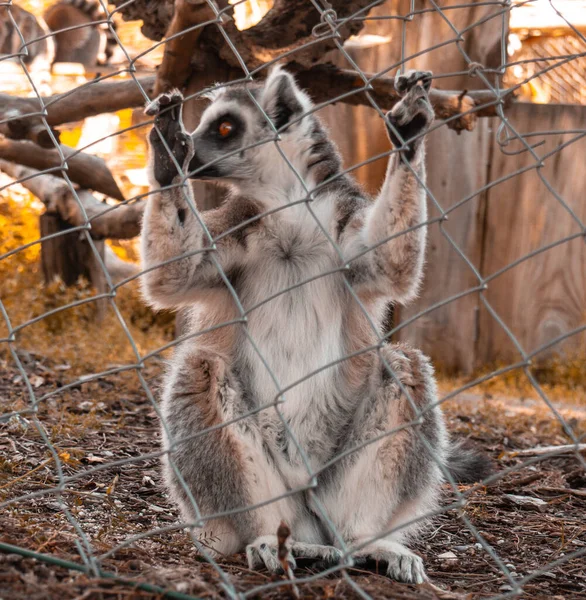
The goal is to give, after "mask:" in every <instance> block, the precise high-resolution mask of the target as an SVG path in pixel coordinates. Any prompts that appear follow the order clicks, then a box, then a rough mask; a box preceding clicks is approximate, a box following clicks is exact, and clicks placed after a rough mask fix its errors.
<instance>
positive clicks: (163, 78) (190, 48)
mask: <svg viewBox="0 0 586 600" xmlns="http://www.w3.org/2000/svg"><path fill="white" fill-rule="evenodd" d="M214 16H215V14H214V12H213V11H212V9H211V8H210V6H209V4H208V2H207V0H176V2H175V12H174V14H173V18H172V19H171V23H170V24H169V29H168V30H167V33H166V36H167V38H171V39H169V40H168V41H167V43H166V44H165V53H164V55H163V61H162V62H161V65H160V66H159V69H158V71H157V79H156V83H155V96H158V95H159V94H161V93H162V92H168V91H169V90H171V89H173V88H175V87H183V85H184V84H185V82H186V81H187V79H188V78H189V75H190V73H191V56H192V54H193V52H194V50H195V46H196V44H197V41H198V40H199V37H200V35H201V34H202V32H203V27H196V28H195V29H194V28H193V27H194V26H196V25H198V24H200V23H204V22H205V21H209V20H210V19H213V18H214ZM182 31H184V32H185V33H183V34H181V32H182ZM180 34H181V35H180Z"/></svg>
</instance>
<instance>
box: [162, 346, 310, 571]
mask: <svg viewBox="0 0 586 600" xmlns="http://www.w3.org/2000/svg"><path fill="white" fill-rule="evenodd" d="M162 407H163V418H164V424H163V447H164V449H165V450H167V451H169V453H168V454H166V455H165V456H164V459H163V463H164V473H165V479H166V483H167V486H168V489H170V490H171V494H172V496H173V498H174V500H175V501H176V502H177V503H178V504H179V506H180V508H181V513H182V517H183V519H184V520H185V521H186V522H188V523H194V522H196V521H197V520H198V518H199V517H203V518H204V519H206V521H205V523H204V524H203V527H201V528H200V529H199V530H198V531H197V532H196V534H197V535H198V536H199V537H200V539H201V540H202V543H203V544H204V545H205V546H206V547H208V548H211V549H212V550H213V551H215V552H218V553H223V554H231V553H234V552H239V551H242V550H244V548H245V547H246V545H247V544H250V543H253V542H254V541H255V540H256V539H257V538H259V537H260V536H266V537H267V538H270V537H273V538H274V537H275V536H274V535H272V536H271V535H270V534H276V532H277V528H278V527H279V524H280V523H281V521H282V520H288V521H289V522H290V519H292V518H293V517H294V516H295V515H296V513H297V512H298V506H299V500H296V499H295V498H291V497H288V498H284V499H282V500H279V501H277V502H271V503H269V504H266V505H264V506H262V507H260V508H257V509H254V510H250V511H244V512H240V511H241V509H245V508H246V507H248V506H253V505H256V504H259V503H262V502H266V501H269V500H271V499H272V498H276V497H279V496H281V495H283V494H285V493H286V491H287V490H286V487H285V484H284V483H283V481H282V479H281V476H280V474H279V473H278V471H277V470H276V468H275V466H274V464H272V462H271V461H270V455H269V454H268V453H267V451H266V448H264V447H263V440H262V437H261V434H260V430H259V427H258V425H257V422H256V420H255V418H254V416H249V417H246V418H244V419H242V420H238V421H236V422H234V423H232V424H230V425H225V423H227V422H228V421H231V420H233V419H236V418H237V417H238V416H239V415H242V414H244V413H246V412H247V410H250V408H248V409H247V407H246V406H245V403H244V401H243V398H242V394H241V390H240V386H239V382H238V380H237V379H236V378H235V376H234V374H233V373H232V372H231V370H230V368H229V366H228V365H227V364H226V362H225V360H224V359H223V358H222V357H220V356H219V355H217V354H214V353H212V352H209V351H203V350H201V349H199V348H184V349H180V350H179V351H178V355H177V357H176V359H175V360H174V362H173V367H172V370H171V373H170V374H169V375H168V377H167V379H166V382H165V386H164V394H163V406H162ZM205 430H210V431H207V432H205V433H204V431H205ZM172 463H174V465H175V467H173V464H172ZM175 469H177V471H178V472H179V473H180V475H181V476H180V477H179V475H178V474H177V472H176V470H175ZM181 479H183V481H182V480H181ZM186 488H187V490H186ZM190 494H191V497H192V498H193V500H195V503H196V504H197V510H199V515H198V514H197V511H196V509H195V507H194V505H193V502H192V499H191V498H190ZM230 511H239V512H238V513H237V514H235V515H234V516H226V515H224V516H222V513H226V512H230ZM215 515H220V516H218V517H216V516H215ZM264 543H265V545H266V544H267V541H266V540H265V542H264ZM274 545H275V547H276V538H275V544H274ZM259 546H260V544H259ZM263 550H264V547H263ZM275 560H276V557H275ZM292 563H293V564H294V561H292ZM267 566H272V567H274V570H277V569H278V568H279V567H280V565H279V564H278V561H277V563H276V564H274V565H267Z"/></svg>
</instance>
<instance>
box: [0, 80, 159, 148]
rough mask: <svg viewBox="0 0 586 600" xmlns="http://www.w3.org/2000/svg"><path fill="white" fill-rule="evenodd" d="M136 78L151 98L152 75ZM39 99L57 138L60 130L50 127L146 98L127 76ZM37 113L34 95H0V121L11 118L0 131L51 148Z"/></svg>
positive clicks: (38, 108) (120, 107)
mask: <svg viewBox="0 0 586 600" xmlns="http://www.w3.org/2000/svg"><path fill="white" fill-rule="evenodd" d="M138 81H139V83H140V86H141V87H142V88H144V91H145V92H146V93H147V95H148V96H149V97H152V95H153V89H154V85H155V78H154V77H144V78H141V79H139V80H138ZM42 101H43V105H44V106H45V107H46V116H45V119H46V121H47V123H48V124H49V126H50V127H51V128H52V131H53V134H54V135H55V138H56V139H57V140H59V132H58V131H56V130H55V129H53V127H56V126H58V125H62V124H63V123H72V122H74V121H82V120H83V119H86V118H87V117H93V116H94V115H100V114H103V113H108V112H116V111H118V110H122V109H124V108H134V107H137V106H143V105H144V103H145V97H144V94H143V92H142V91H141V89H140V87H139V86H138V85H137V84H136V82H135V81H134V80H133V79H128V80H124V81H103V82H96V83H90V84H88V85H84V86H82V87H80V88H77V89H75V90H72V91H71V92H66V93H64V94H56V95H54V96H47V97H44V98H42ZM40 112H42V108H41V104H40V102H39V101H38V100H37V99H36V98H18V97H15V96H8V95H6V94H0V120H6V119H10V120H9V121H6V122H5V123H2V124H1V125H0V133H2V134H3V135H5V136H6V137H7V138H10V139H15V140H22V139H28V140H30V141H32V142H35V143H36V144H38V145H39V146H41V147H43V148H54V144H53V141H52V140H51V137H50V135H49V134H48V132H47V129H46V127H45V126H44V124H43V121H42V119H41V117H40V116H36V115H35V113H40ZM27 115H35V116H27Z"/></svg>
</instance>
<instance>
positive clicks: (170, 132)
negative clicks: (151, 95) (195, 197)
mask: <svg viewBox="0 0 586 600" xmlns="http://www.w3.org/2000/svg"><path fill="white" fill-rule="evenodd" d="M182 108H183V96H182V95H181V93H180V92H178V91H177V90H174V91H172V92H169V93H167V94H161V95H160V96H159V97H158V98H156V99H155V100H153V101H152V102H151V103H150V104H149V105H148V106H147V107H146V110H145V113H146V114H147V115H149V116H154V117H155V126H154V127H153V128H152V129H151V132H150V134H149V141H150V144H151V148H152V152H153V170H154V176H155V179H156V180H157V182H158V184H159V185H160V186H165V185H170V184H171V183H173V179H175V177H176V176H177V175H183V176H185V175H186V174H187V173H188V171H189V161H190V160H191V157H192V156H193V140H192V139H191V136H190V135H189V133H187V131H186V130H185V127H184V126H183V119H182V115H181V113H182ZM173 158H174V159H175V160H173ZM177 166H179V168H180V169H181V171H182V172H181V173H180V172H179V171H178V169H177Z"/></svg>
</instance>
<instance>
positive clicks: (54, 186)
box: [0, 160, 145, 240]
mask: <svg viewBox="0 0 586 600" xmlns="http://www.w3.org/2000/svg"><path fill="white" fill-rule="evenodd" d="M0 170H2V171H3V172H4V173H6V174H7V175H9V176H10V177H13V178H14V179H22V178H29V179H26V181H23V182H22V183H21V184H22V185H23V186H24V187H26V188H27V189H28V190H29V191H30V192H31V193H33V194H34V195H35V196H36V197H37V198H39V200H41V202H42V203H43V204H44V205H45V206H46V208H47V213H49V214H54V215H58V216H59V218H60V219H61V220H62V221H64V222H65V223H67V224H68V225H69V226H70V227H78V226H81V225H85V224H86V223H87V222H88V221H89V224H90V230H89V232H90V235H91V236H92V237H93V238H94V239H96V240H102V239H106V238H107V239H131V238H134V237H136V236H138V235H139V234H140V223H141V220H142V214H143V212H144V207H145V201H144V200H140V201H138V202H134V203H132V204H122V205H119V206H114V207H113V206H110V205H109V204H106V203H104V202H99V201H98V200H97V199H96V198H95V196H94V195H93V194H92V193H91V192H89V191H88V190H84V189H80V190H76V194H77V198H78V199H79V202H78V200H77V199H76V197H75V195H74V194H73V192H72V190H71V187H70V186H69V185H68V184H67V183H66V182H65V181H64V180H63V179H61V178H59V177H56V176H54V175H51V174H47V173H41V172H39V171H38V170H36V169H31V168H29V167H25V166H22V165H18V164H15V163H12V162H8V161H5V160H0ZM80 203H81V206H80ZM82 206H83V209H84V210H85V213H86V215H87V220H86V218H85V216H84V214H83V211H82V208H81V207H82Z"/></svg>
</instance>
